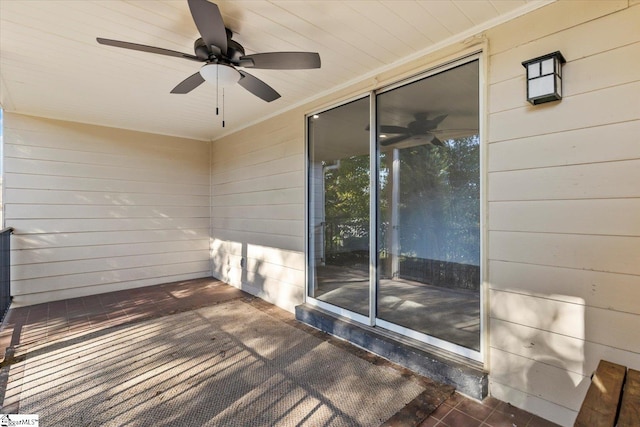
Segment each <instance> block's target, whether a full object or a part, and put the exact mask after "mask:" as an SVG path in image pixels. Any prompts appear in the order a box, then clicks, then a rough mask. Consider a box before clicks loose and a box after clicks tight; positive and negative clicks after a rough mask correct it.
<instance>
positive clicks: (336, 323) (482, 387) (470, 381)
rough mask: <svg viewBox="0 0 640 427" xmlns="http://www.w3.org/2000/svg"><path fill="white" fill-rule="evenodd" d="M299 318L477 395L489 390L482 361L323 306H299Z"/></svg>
mask: <svg viewBox="0 0 640 427" xmlns="http://www.w3.org/2000/svg"><path fill="white" fill-rule="evenodd" d="M295 311H296V319H297V320H299V321H300V322H302V323H305V324H307V325H309V326H312V327H314V328H316V329H319V330H321V331H323V332H326V333H328V334H331V335H333V336H336V337H338V338H342V339H344V340H346V341H349V342H350V343H352V344H355V345H357V346H359V347H362V348H364V349H365V350H368V351H370V352H372V353H374V354H377V355H378V356H381V357H384V358H385V359H388V360H390V361H392V362H394V363H397V364H398V365H401V366H404V367H405V368H407V369H410V370H412V371H414V372H416V373H418V374H420V375H423V376H426V377H429V378H431V379H433V380H435V381H439V382H442V383H445V384H449V385H452V386H454V387H455V388H456V389H457V390H458V392H460V393H462V394H465V395H467V396H469V397H472V398H474V399H478V400H482V399H484V398H485V397H486V396H487V394H488V390H489V378H488V373H487V372H486V371H485V370H484V369H483V367H482V364H481V363H479V362H476V361H474V360H471V359H467V358H465V357H462V356H460V355H457V354H454V353H451V352H448V351H446V350H442V349H440V348H437V347H434V346H431V345H429V344H425V343H423V342H420V341H417V340H415V339H412V338H408V337H405V336H402V335H400V334H397V333H395V332H391V331H388V330H385V329H381V328H375V327H371V326H368V325H363V324H360V323H356V322H354V321H352V320H350V319H347V318H344V317H341V316H338V315H336V314H334V313H331V312H329V311H326V310H323V309H321V308H319V307H316V306H313V305H310V304H302V305H298V306H296V310H295Z"/></svg>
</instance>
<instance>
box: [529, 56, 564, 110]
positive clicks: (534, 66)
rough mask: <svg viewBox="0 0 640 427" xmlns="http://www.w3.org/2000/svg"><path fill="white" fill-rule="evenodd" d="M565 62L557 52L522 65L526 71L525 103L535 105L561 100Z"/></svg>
mask: <svg viewBox="0 0 640 427" xmlns="http://www.w3.org/2000/svg"><path fill="white" fill-rule="evenodd" d="M565 62H567V61H565V59H564V57H563V56H562V54H561V53H560V52H559V51H558V52H553V53H549V54H547V55H543V56H539V57H538V58H533V59H529V60H527V61H524V62H523V63H522V65H523V66H524V68H526V69H527V101H529V102H530V103H532V104H533V105H537V104H542V103H543V102H549V101H557V100H559V99H562V64H564V63H565Z"/></svg>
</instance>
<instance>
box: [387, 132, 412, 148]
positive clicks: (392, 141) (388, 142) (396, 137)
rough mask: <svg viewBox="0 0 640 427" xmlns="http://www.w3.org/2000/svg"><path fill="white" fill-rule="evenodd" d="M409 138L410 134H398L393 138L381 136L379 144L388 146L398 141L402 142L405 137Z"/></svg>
mask: <svg viewBox="0 0 640 427" xmlns="http://www.w3.org/2000/svg"><path fill="white" fill-rule="evenodd" d="M409 138H411V135H400V136H395V137H393V138H381V139H380V146H382V147H388V146H389V145H393V144H397V143H398V142H402V141H404V140H405V139H409Z"/></svg>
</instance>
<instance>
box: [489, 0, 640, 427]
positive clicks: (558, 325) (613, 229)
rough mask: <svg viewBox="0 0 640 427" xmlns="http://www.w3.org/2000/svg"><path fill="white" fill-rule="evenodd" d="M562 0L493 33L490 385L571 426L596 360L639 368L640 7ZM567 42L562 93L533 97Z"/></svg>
mask: <svg viewBox="0 0 640 427" xmlns="http://www.w3.org/2000/svg"><path fill="white" fill-rule="evenodd" d="M627 6H628V5H627V2H625V1H622V2H616V1H611V2H582V3H580V2H560V3H556V4H553V5H550V6H546V7H544V8H541V9H539V10H537V11H535V12H533V13H531V14H529V15H527V16H524V17H521V18H518V19H516V20H514V21H511V22H509V23H507V24H504V25H502V26H500V27H497V28H495V29H493V30H492V31H489V32H488V33H487V36H488V37H489V46H490V49H491V50H490V56H489V81H488V84H489V132H488V137H489V138H488V139H489V141H488V142H489V148H488V189H487V190H488V199H489V212H488V226H489V241H488V248H489V251H488V257H489V283H490V295H489V298H490V306H491V309H490V355H489V360H490V365H489V368H490V381H491V393H492V394H493V395H494V396H496V397H498V398H499V399H502V400H506V401H509V402H511V403H513V404H515V405H516V406H519V407H523V408H525V409H527V410H530V411H532V412H535V413H538V414H540V415H542V416H544V417H546V418H548V419H551V420H553V421H556V422H559V423H561V424H564V425H572V424H573V420H574V418H575V415H576V411H577V410H578V409H579V408H580V404H581V401H582V399H583V398H584V395H585V393H586V389H587V387H588V386H589V384H590V379H589V375H590V374H591V373H592V372H593V371H594V370H595V368H596V366H597V363H598V361H599V360H600V359H608V360H612V361H614V362H618V363H621V364H626V365H630V366H633V367H635V368H636V369H638V368H640V335H639V332H638V331H640V25H639V23H640V7H639V6H637V5H636V6H633V7H628V8H627ZM556 50H560V51H561V52H562V54H563V55H564V56H565V58H566V59H567V64H565V66H564V69H563V75H564V94H565V97H564V99H563V100H562V101H561V102H559V103H550V104H545V105H540V106H536V107H533V106H530V105H529V104H528V103H526V100H525V97H526V92H525V81H524V75H525V73H524V68H523V67H522V66H521V65H520V63H521V62H522V61H524V60H526V59H530V58H533V57H536V56H540V55H543V54H545V53H549V52H553V51H556Z"/></svg>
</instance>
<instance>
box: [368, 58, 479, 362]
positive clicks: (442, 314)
mask: <svg viewBox="0 0 640 427" xmlns="http://www.w3.org/2000/svg"><path fill="white" fill-rule="evenodd" d="M478 81H479V78H478V61H473V62H470V63H467V64H464V65H461V66H458V67H456V68H453V69H450V70H447V71H443V72H441V73H439V74H436V75H433V76H430V77H427V78H424V79H421V80H418V81H415V82H412V83H409V84H407V85H404V86H400V87H398V88H395V89H392V90H389V91H387V92H384V93H382V94H380V95H378V97H377V107H378V111H377V120H378V137H379V138H378V147H379V150H380V151H379V161H380V170H379V192H380V193H379V197H380V201H379V217H380V219H379V227H378V233H379V234H378V242H379V259H378V272H379V283H378V294H377V295H378V304H377V310H378V313H377V317H378V318H379V319H381V320H384V321H387V322H390V323H392V324H395V325H399V326H401V327H405V328H408V329H410V330H413V331H417V332H419V333H423V334H426V335H429V336H433V337H436V338H439V339H442V340H444V341H447V342H451V343H454V344H457V345H460V346H462V347H465V348H469V349H472V350H476V351H479V350H480V283H481V280H480V139H479V134H478V122H479V108H478V105H479V88H478Z"/></svg>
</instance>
